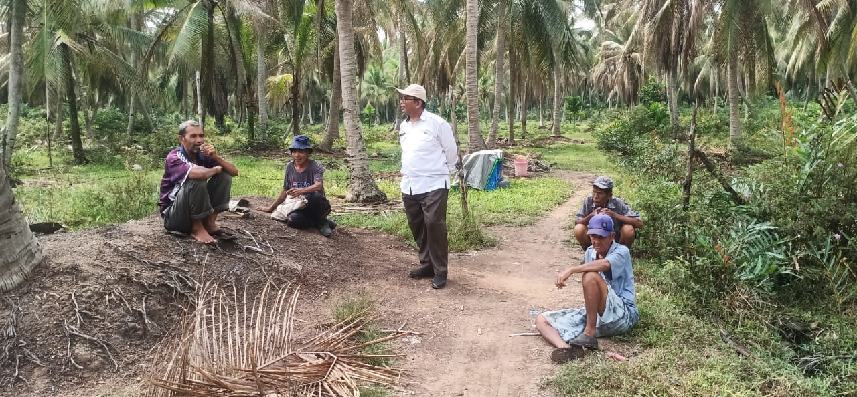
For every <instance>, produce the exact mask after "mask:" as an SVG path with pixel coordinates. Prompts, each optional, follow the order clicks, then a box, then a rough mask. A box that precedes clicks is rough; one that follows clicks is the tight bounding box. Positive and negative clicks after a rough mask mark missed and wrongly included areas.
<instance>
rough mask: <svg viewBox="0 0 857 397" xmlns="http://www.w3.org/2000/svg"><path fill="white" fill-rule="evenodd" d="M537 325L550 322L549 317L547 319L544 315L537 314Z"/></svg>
mask: <svg viewBox="0 0 857 397" xmlns="http://www.w3.org/2000/svg"><path fill="white" fill-rule="evenodd" d="M536 325H537V326H545V325H550V324H549V323H548V319H546V318H545V316H544V315H542V314H539V315H538V316H536Z"/></svg>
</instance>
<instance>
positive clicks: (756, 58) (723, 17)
mask: <svg viewBox="0 0 857 397" xmlns="http://www.w3.org/2000/svg"><path fill="white" fill-rule="evenodd" d="M770 10H771V3H770V1H769V0H745V1H739V0H722V3H721V4H720V7H715V8H714V11H715V12H716V13H719V14H717V15H715V21H714V33H713V34H712V36H711V41H712V42H713V43H714V45H713V46H711V50H712V54H711V55H712V59H713V60H714V61H715V62H718V63H720V64H721V65H725V67H726V87H727V91H728V95H727V100H728V102H729V142H730V145H732V146H734V145H735V144H737V142H738V141H739V140H740V139H741V135H742V131H741V114H740V111H739V101H740V99H739V95H740V92H739V86H738V79H739V77H742V74H741V70H740V66H741V64H740V63H739V59H741V60H743V65H744V67H745V68H746V69H747V74H748V77H749V78H748V80H749V81H751V82H752V84H755V82H756V81H762V82H763V83H764V84H766V85H767V84H768V82H769V80H770V75H771V70H772V65H773V59H772V58H773V48H772V46H771V42H770V35H769V33H768V25H767V21H766V16H767V15H769V14H770ZM750 91H752V89H751V90H750Z"/></svg>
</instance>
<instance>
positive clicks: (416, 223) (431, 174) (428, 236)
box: [396, 84, 458, 289]
mask: <svg viewBox="0 0 857 397" xmlns="http://www.w3.org/2000/svg"><path fill="white" fill-rule="evenodd" d="M396 91H398V92H399V108H400V109H401V111H402V113H403V114H404V115H405V117H406V120H405V121H404V122H402V124H401V127H400V130H399V143H400V144H401V146H402V170H401V173H402V182H401V184H400V187H401V191H402V202H403V203H404V206H405V214H406V215H407V217H408V226H410V228H411V233H413V235H414V240H416V242H417V246H419V250H420V266H419V267H418V268H416V269H413V270H411V272H410V273H409V274H408V275H409V276H410V277H411V278H431V279H432V282H431V287H432V288H434V289H440V288H443V287H445V286H446V280H447V262H448V257H449V247H448V240H447V230H446V203H447V197H448V195H449V186H450V178H449V174H450V173H452V172H454V171H455V166H456V163H457V162H458V147H457V145H456V143H455V136H454V135H453V131H452V127H450V126H449V123H447V122H446V120H444V119H443V118H441V117H440V116H438V115H436V114H434V113H431V112H429V111H427V110H426V89H425V88H423V86H421V85H418V84H411V85H409V86H407V87H405V89H398V88H397V89H396Z"/></svg>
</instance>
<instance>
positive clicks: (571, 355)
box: [551, 345, 586, 364]
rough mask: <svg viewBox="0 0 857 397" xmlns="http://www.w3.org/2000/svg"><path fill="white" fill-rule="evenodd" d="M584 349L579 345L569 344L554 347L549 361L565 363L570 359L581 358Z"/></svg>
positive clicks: (584, 352)
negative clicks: (567, 345)
mask: <svg viewBox="0 0 857 397" xmlns="http://www.w3.org/2000/svg"><path fill="white" fill-rule="evenodd" d="M585 355H586V349H584V348H583V347H581V346H576V345H571V346H569V347H560V348H556V349H554V350H553V352H551V361H553V362H555V363H557V364H565V363H567V362H569V361H572V360H577V359H579V358H583V356H585Z"/></svg>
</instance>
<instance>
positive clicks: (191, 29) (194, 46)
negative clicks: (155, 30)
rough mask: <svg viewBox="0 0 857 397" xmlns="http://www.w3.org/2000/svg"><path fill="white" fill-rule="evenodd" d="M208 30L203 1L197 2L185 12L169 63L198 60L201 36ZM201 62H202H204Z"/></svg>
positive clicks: (206, 12) (206, 13) (206, 14)
mask: <svg viewBox="0 0 857 397" xmlns="http://www.w3.org/2000/svg"><path fill="white" fill-rule="evenodd" d="M207 30H208V10H207V9H206V6H205V2H204V1H203V0H200V1H197V2H196V3H194V4H193V6H191V8H190V10H188V12H187V17H185V20H184V23H183V24H182V27H181V29H180V30H179V33H178V35H177V36H176V39H175V43H173V49H172V52H171V53H170V61H169V62H170V63H171V64H173V63H177V62H187V61H188V60H190V59H198V58H199V55H198V54H195V53H194V52H198V51H199V48H200V43H201V41H202V36H203V35H204V34H205V32H206V31H207ZM206 61H207V60H206ZM206 61H203V62H206Z"/></svg>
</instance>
